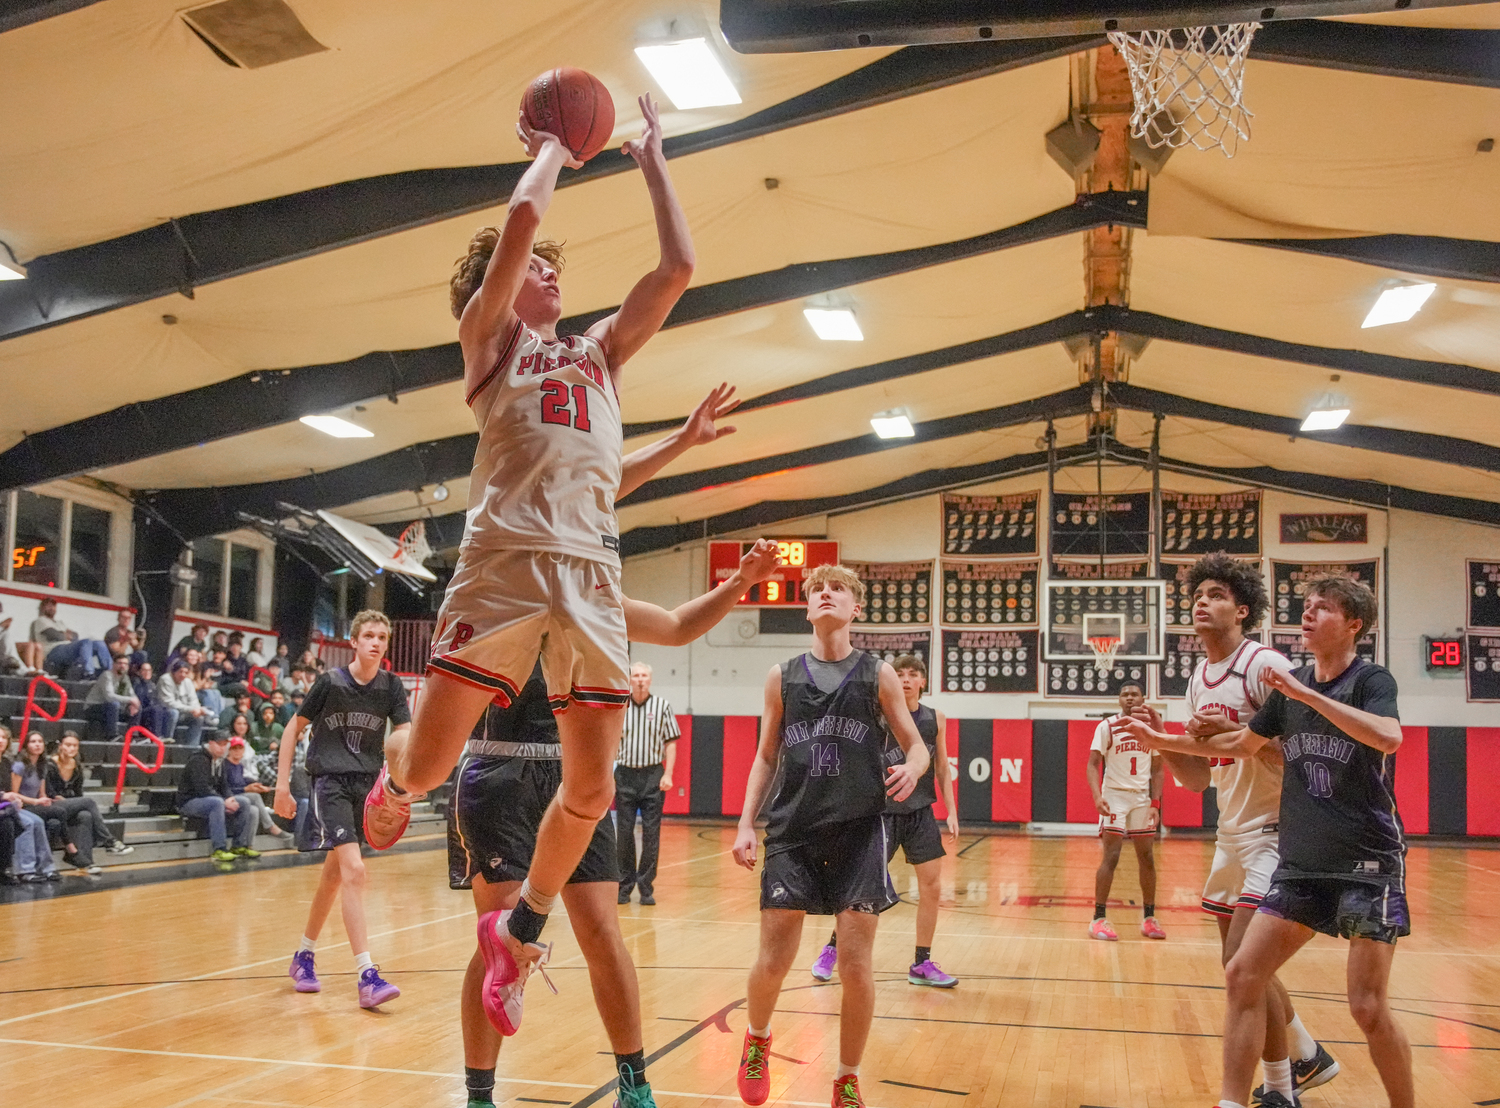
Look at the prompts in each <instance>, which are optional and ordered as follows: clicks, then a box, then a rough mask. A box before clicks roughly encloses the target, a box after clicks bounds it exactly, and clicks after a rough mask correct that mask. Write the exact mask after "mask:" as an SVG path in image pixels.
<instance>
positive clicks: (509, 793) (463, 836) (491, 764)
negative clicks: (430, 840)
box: [448, 754, 620, 889]
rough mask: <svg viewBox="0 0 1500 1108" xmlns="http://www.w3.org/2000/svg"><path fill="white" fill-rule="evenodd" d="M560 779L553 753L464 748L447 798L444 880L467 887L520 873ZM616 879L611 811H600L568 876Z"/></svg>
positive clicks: (575, 880)
mask: <svg viewBox="0 0 1500 1108" xmlns="http://www.w3.org/2000/svg"><path fill="white" fill-rule="evenodd" d="M561 784H562V762H560V761H559V760H557V759H556V758H496V757H487V756H480V755H475V754H465V755H464V756H463V758H462V759H461V760H460V761H459V763H458V775H457V776H456V777H455V778H454V785H453V797H452V799H451V800H450V801H449V804H448V887H449V888H452V889H468V888H472V887H473V885H474V878H475V877H483V878H484V879H485V881H486V882H487V883H488V884H491V885H496V884H499V883H501V882H503V881H521V880H523V879H524V878H525V877H526V871H527V870H529V869H530V868H531V854H532V851H533V850H535V849H536V833H537V829H538V828H539V827H540V826H541V825H542V814H543V813H544V812H546V810H547V805H548V804H550V803H551V802H552V798H553V797H554V796H556V795H557V790H558V787H559V786H560V785H561ZM593 881H609V882H611V883H613V884H619V882H620V863H619V860H618V858H617V856H616V854H615V820H614V813H613V812H607V813H605V816H604V818H603V819H601V820H600V821H599V823H598V824H597V826H595V828H594V837H593V838H592V839H590V840H589V845H588V849H587V850H585V851H584V852H583V859H582V861H580V862H579V863H578V868H577V869H575V870H574V871H573V876H572V877H570V878H568V884H570V885H581V884H586V883H588V882H593Z"/></svg>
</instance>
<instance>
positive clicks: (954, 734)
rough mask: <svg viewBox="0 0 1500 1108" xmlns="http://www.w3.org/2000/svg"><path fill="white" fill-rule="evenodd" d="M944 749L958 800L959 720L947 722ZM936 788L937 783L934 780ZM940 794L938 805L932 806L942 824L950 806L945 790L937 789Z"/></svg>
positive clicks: (954, 794)
mask: <svg viewBox="0 0 1500 1108" xmlns="http://www.w3.org/2000/svg"><path fill="white" fill-rule="evenodd" d="M943 749H944V750H946V751H947V752H948V768H949V769H950V770H952V771H953V796H954V799H955V800H956V799H957V798H958V774H959V766H958V720H956V719H950V720H948V721H947V729H946V730H945V731H944V733H943ZM933 784H934V786H936V784H937V782H936V780H934V782H933ZM935 791H936V792H937V794H938V798H937V803H936V804H934V805H933V806H932V814H933V815H934V816H936V817H937V821H938V822H939V823H942V822H943V821H944V820H945V819H947V818H948V805H946V804H944V803H943V790H942V789H935Z"/></svg>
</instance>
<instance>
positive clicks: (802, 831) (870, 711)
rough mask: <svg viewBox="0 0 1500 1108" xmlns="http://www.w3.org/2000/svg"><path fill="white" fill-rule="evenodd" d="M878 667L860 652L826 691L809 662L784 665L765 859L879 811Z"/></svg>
mask: <svg viewBox="0 0 1500 1108" xmlns="http://www.w3.org/2000/svg"><path fill="white" fill-rule="evenodd" d="M881 664H882V663H881V661H880V659H879V658H876V657H875V656H874V655H873V654H864V653H861V656H860V659H859V661H858V662H856V663H855V665H854V668H853V669H851V670H850V671H849V675H848V676H847V677H845V678H844V681H843V683H842V684H840V685H839V687H838V688H836V689H834V690H833V691H832V692H823V691H822V690H821V689H819V688H818V686H817V685H816V684H815V683H814V681H813V676H812V671H811V670H810V669H809V668H808V665H807V655H805V654H802V655H798V656H797V657H795V658H793V659H792V660H791V661H790V662H784V663H783V664H782V667H781V787H780V788H779V789H777V791H776V797H775V799H773V800H772V801H771V812H770V819H769V821H768V823H767V826H766V853H767V854H775V853H777V852H779V851H782V850H788V849H790V848H792V847H794V846H799V845H801V844H803V843H807V842H811V841H813V840H816V839H817V838H819V836H820V835H821V834H822V833H823V832H825V831H826V830H828V829H829V828H830V827H833V826H835V825H837V824H842V823H849V822H850V821H852V820H858V819H865V818H869V817H870V816H879V815H880V814H881V813H883V812H884V811H885V745H886V725H885V714H884V713H883V712H882V711H881V708H880V666H881Z"/></svg>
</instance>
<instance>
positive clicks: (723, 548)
mask: <svg viewBox="0 0 1500 1108" xmlns="http://www.w3.org/2000/svg"><path fill="white" fill-rule="evenodd" d="M771 541H772V542H774V543H775V544H776V553H777V554H778V555H779V556H780V558H781V561H782V563H783V564H782V565H781V566H779V567H778V568H777V570H776V572H775V573H773V574H772V575H771V577H770V578H769V579H768V580H765V581H762V582H761V583H760V584H758V585H753V586H752V587H751V588H750V590H749V591H748V592H746V593H745V595H744V596H743V597H742V598H741V599H740V604H741V605H742V606H745V607H751V608H784V607H791V608H800V607H802V606H803V605H804V604H806V603H807V596H806V595H805V594H804V593H803V591H802V580H803V577H804V575H805V574H806V573H807V571H808V570H810V569H812V568H813V567H814V566H822V565H833V564H834V563H836V562H837V561H838V560H839V544H838V543H836V542H832V541H830V540H828V539H772V540H771ZM754 545H755V544H754V543H753V542H738V541H734V542H710V543H709V544H708V587H709V588H710V589H712V588H714V587H716V586H717V585H718V584H719V582H721V581H724V580H726V579H728V578H729V577H732V576H733V575H734V571H735V570H736V569H738V568H739V565H740V559H741V558H742V557H744V555H745V552H746V551H748V550H749V549H750V548H751V547H752V546H754Z"/></svg>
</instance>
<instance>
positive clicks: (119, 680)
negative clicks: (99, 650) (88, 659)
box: [83, 643, 141, 742]
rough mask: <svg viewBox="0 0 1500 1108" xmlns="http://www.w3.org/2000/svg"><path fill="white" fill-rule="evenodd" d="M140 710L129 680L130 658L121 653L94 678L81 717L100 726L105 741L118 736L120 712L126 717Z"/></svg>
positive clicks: (101, 644)
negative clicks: (120, 655) (107, 667)
mask: <svg viewBox="0 0 1500 1108" xmlns="http://www.w3.org/2000/svg"><path fill="white" fill-rule="evenodd" d="M99 645H100V646H103V645H104V644H103V643H100V644H99ZM140 710H141V702H140V701H139V700H138V699H136V695H135V687H134V686H133V685H132V684H131V683H130V659H129V658H126V657H123V656H122V657H119V658H116V659H115V660H114V664H113V665H112V666H110V667H109V669H107V670H105V671H104V672H103V673H101V674H100V675H99V676H98V677H97V678H96V679H95V681H94V685H93V688H91V689H89V695H88V696H87V697H86V698H85V699H84V702H83V718H84V719H86V720H88V722H89V723H92V724H95V725H97V726H98V727H100V728H102V729H103V730H104V738H105V741H107V742H113V741H114V740H115V739H117V738H119V735H120V716H121V715H122V714H123V715H124V716H125V717H126V718H127V719H128V718H130V717H131V716H134V715H135V714H136V713H137V712H139V711H140Z"/></svg>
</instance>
